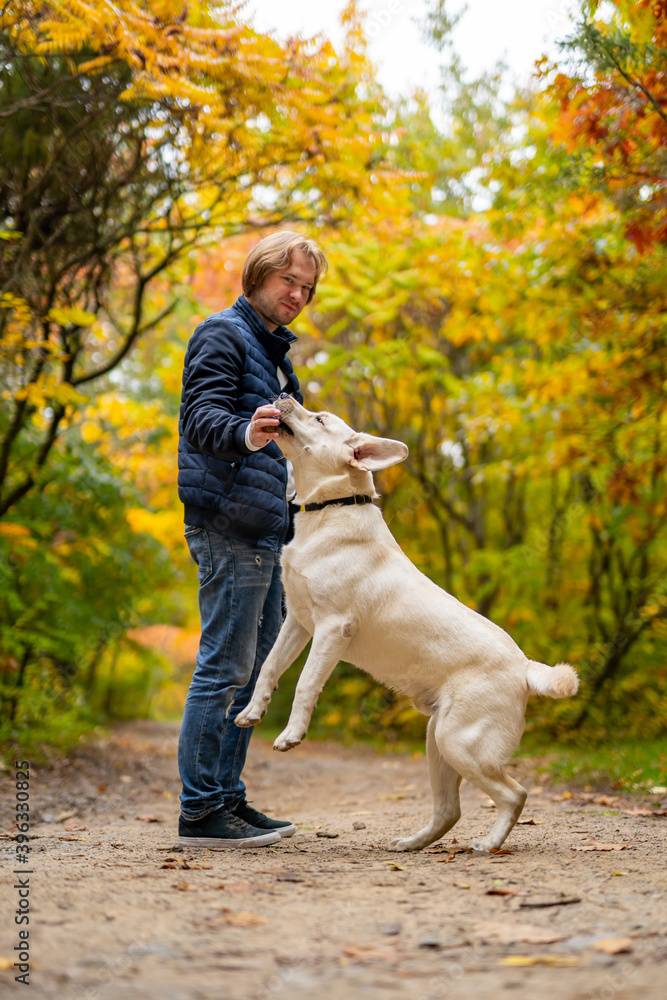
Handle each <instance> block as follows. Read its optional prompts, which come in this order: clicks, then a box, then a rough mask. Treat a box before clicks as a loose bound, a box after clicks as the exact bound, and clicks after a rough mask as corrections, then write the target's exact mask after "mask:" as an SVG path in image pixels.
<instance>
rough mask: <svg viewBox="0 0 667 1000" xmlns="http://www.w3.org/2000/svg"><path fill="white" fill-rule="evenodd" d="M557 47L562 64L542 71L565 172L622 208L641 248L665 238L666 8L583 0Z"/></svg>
mask: <svg viewBox="0 0 667 1000" xmlns="http://www.w3.org/2000/svg"><path fill="white" fill-rule="evenodd" d="M562 47H563V49H564V52H565V54H566V55H567V56H568V60H567V62H566V65H565V68H564V70H560V71H559V67H557V66H549V65H548V64H547V65H544V66H543V74H544V75H545V76H546V77H547V78H548V79H549V80H551V85H550V89H549V93H550V95H551V96H552V98H554V99H555V100H556V101H557V103H558V106H559V115H558V123H557V126H556V128H555V130H554V138H556V139H557V140H559V141H561V142H563V143H565V145H566V148H567V150H568V152H569V154H570V161H569V163H568V167H567V169H568V171H569V173H570V174H571V176H572V177H573V178H574V180H575V182H576V183H577V184H578V185H579V186H582V187H587V188H591V189H593V190H600V191H604V192H605V193H606V194H607V195H608V196H609V198H610V199H611V200H612V201H613V202H614V204H615V205H617V206H618V207H619V208H620V209H621V210H622V211H623V213H624V219H625V230H626V232H627V234H628V236H629V237H630V239H632V240H633V242H634V243H635V245H636V246H637V248H638V249H639V250H641V251H646V250H648V249H649V248H650V246H651V245H652V244H654V243H663V244H664V243H667V77H666V74H665V66H667V6H666V5H665V3H664V2H660V0H638V2H632V3H631V2H628V0H613V3H608V4H604V5H601V3H600V0H587V2H585V3H583V4H582V6H581V14H580V18H579V19H578V21H577V23H576V27H575V29H574V31H573V32H572V33H571V35H570V37H569V38H568V39H567V40H566V41H565V42H564V43H563V46H562Z"/></svg>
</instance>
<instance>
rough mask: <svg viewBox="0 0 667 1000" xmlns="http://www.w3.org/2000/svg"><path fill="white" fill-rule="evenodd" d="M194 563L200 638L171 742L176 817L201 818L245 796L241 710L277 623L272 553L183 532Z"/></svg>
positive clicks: (209, 534) (246, 737)
mask: <svg viewBox="0 0 667 1000" xmlns="http://www.w3.org/2000/svg"><path fill="white" fill-rule="evenodd" d="M185 538H186V541H187V543H188V547H189V549H190V554H191V556H192V558H193V559H194V561H195V562H196V563H197V566H198V573H197V580H198V583H199V610H200V614H201V630H202V634H201V639H200V642H199V652H198V653H197V666H196V668H195V671H194V674H193V676H192V681H191V683H190V689H189V691H188V696H187V699H186V701H185V710H184V712H183V723H182V725H181V733H180V737H179V742H178V768H179V771H180V775H181V782H182V784H183V790H182V792H181V795H180V800H181V813H182V815H183V816H184V817H185V818H186V819H192V820H195V819H202V818H203V817H204V816H207V815H208V814H209V813H210V812H213V811H214V810H216V809H219V808H220V807H221V806H225V807H226V808H228V809H229V808H233V807H235V806H236V805H238V803H239V802H241V801H242V800H243V799H244V798H245V784H244V783H243V781H241V772H242V770H243V765H244V764H245V758H246V753H247V750H248V743H249V742H250V736H251V733H252V728H249V729H239V727H238V726H235V725H234V719H235V718H236V716H237V715H238V714H239V712H240V711H241V710H242V709H243V708H245V706H246V705H247V704H248V702H249V701H250V697H251V695H252V692H253V690H254V687H255V683H256V681H257V676H258V674H259V670H260V667H261V666H262V663H263V662H264V660H265V659H266V657H267V656H268V654H269V652H270V650H271V647H272V646H273V644H274V642H275V640H276V638H277V636H278V632H279V631H280V625H281V622H282V583H281V579H280V563H279V561H278V560H279V555H278V553H277V552H271V551H268V550H267V549H257V548H255V547H254V546H252V545H250V544H248V543H247V542H239V541H236V539H233V538H226V537H224V536H223V535H219V534H217V533H216V532H214V531H208V530H206V529H205V528H195V527H192V526H191V525H186V527H185Z"/></svg>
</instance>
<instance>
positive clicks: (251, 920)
mask: <svg viewBox="0 0 667 1000" xmlns="http://www.w3.org/2000/svg"><path fill="white" fill-rule="evenodd" d="M223 912H226V916H224V917H221V918H219V919H218V920H216V921H215V922H216V923H221V924H229V926H230V927H259V926H260V924H266V923H268V920H269V918H268V917H260V916H258V915H257V914H256V913H250V912H249V911H248V910H238V911H237V912H233V911H232V910H229V911H223Z"/></svg>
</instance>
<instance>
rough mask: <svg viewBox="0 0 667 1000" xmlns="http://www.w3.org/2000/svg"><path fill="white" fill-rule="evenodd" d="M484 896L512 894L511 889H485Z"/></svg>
mask: <svg viewBox="0 0 667 1000" xmlns="http://www.w3.org/2000/svg"><path fill="white" fill-rule="evenodd" d="M485 895H486V896H513V895H514V893H513V892H512V890H511V889H487V890H486V893H485Z"/></svg>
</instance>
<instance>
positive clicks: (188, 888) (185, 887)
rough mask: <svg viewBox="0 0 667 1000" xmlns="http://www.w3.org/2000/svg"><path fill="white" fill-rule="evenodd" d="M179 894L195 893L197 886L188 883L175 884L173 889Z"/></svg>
mask: <svg viewBox="0 0 667 1000" xmlns="http://www.w3.org/2000/svg"><path fill="white" fill-rule="evenodd" d="M174 888H176V889H178V890H179V892H197V889H198V886H196V885H192V884H191V883H190V882H177V883H176V885H175V887H174Z"/></svg>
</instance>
